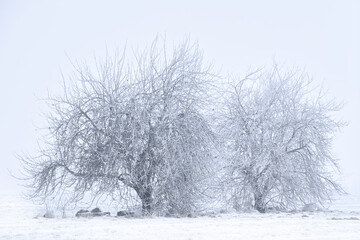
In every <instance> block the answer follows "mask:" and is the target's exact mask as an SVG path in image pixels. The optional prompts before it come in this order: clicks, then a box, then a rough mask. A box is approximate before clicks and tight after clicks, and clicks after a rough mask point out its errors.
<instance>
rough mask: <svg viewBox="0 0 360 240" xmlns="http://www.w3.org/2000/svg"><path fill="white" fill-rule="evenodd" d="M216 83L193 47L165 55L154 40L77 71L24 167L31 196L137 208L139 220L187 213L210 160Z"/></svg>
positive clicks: (54, 101)
mask: <svg viewBox="0 0 360 240" xmlns="http://www.w3.org/2000/svg"><path fill="white" fill-rule="evenodd" d="M213 78H214V74H212V73H211V67H210V66H204V64H203V62H202V53H201V52H200V51H199V50H198V47H197V45H196V44H190V42H189V41H185V42H184V43H182V44H180V45H179V46H177V47H174V49H173V51H172V53H169V52H168V51H167V50H166V48H165V47H159V44H158V41H157V40H156V41H155V42H154V43H153V44H152V45H151V46H150V47H149V48H148V49H146V50H145V51H144V52H143V53H141V54H135V56H134V58H132V60H126V59H125V55H124V56H121V57H118V56H117V57H115V58H110V57H106V58H105V60H103V61H97V62H96V68H95V71H94V70H92V69H91V68H90V67H88V66H76V72H75V75H74V77H72V78H71V79H70V80H71V81H70V82H67V83H66V84H64V94H63V96H60V97H51V98H50V100H49V102H50V104H51V110H50V112H51V115H50V117H49V130H50V131H49V135H48V136H47V139H48V141H47V143H46V144H45V145H43V146H42V148H41V149H40V153H39V156H38V157H36V158H34V157H29V156H27V157H25V158H23V159H22V160H23V162H24V166H25V170H26V171H27V177H28V179H29V180H30V181H31V182H30V184H29V186H30V187H31V188H32V189H33V190H34V191H33V196H34V197H45V198H52V197H56V198H64V199H65V198H67V199H66V201H70V202H77V201H79V200H80V199H82V198H83V197H84V195H85V194H88V193H90V195H91V196H92V197H94V198H99V197H101V196H103V195H110V196H112V197H114V198H123V199H126V200H129V201H130V200H134V201H136V200H137V199H138V200H139V202H141V205H142V209H143V212H144V213H145V214H147V213H151V212H154V211H156V212H162V211H170V210H171V211H172V212H178V213H185V212H189V211H191V210H193V209H194V206H195V205H196V202H197V200H198V199H199V196H200V195H201V191H202V185H201V183H202V181H204V180H205V179H206V177H207V174H208V170H209V166H210V164H211V161H212V154H211V152H212V151H211V150H212V146H213V142H214V135H213V132H212V130H211V128H210V127H209V124H208V122H207V121H206V119H205V117H204V113H205V112H206V108H207V107H206V104H205V102H204V101H206V99H207V97H208V94H207V90H208V86H209V83H210V82H211V81H212V79H213ZM62 201H65V200H62Z"/></svg>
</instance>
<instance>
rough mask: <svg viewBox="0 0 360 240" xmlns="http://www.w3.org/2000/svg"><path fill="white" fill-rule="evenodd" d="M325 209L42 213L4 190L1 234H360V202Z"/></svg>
mask: <svg viewBox="0 0 360 240" xmlns="http://www.w3.org/2000/svg"><path fill="white" fill-rule="evenodd" d="M332 209H337V210H331V211H330V210H327V211H324V212H313V213H310V212H298V213H271V214H259V213H246V214H238V213H227V214H210V215H208V216H205V217H196V218H187V217H185V218H164V217H152V218H120V217H119V218H116V217H94V218H76V217H72V216H68V217H66V218H62V217H61V214H60V216H56V217H55V218H44V217H39V216H41V215H43V214H44V209H43V208H41V207H38V206H35V205H33V204H32V203H31V202H28V201H25V200H23V199H22V198H21V197H20V196H18V195H14V194H2V195H0V239H150V240H151V239H156V240H159V239H186V240H188V239H206V240H208V239H249V240H252V239H280V240H282V239H286V240H290V239H292V240H293V239H301V240H304V239H314V240H315V239H316V240H319V239H334V240H335V239H336V240H340V239H347V240H350V239H360V220H359V219H360V202H359V201H358V198H347V200H342V201H339V202H337V203H336V204H335V205H334V206H333V207H332Z"/></svg>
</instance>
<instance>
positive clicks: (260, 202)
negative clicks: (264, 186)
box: [254, 194, 265, 213]
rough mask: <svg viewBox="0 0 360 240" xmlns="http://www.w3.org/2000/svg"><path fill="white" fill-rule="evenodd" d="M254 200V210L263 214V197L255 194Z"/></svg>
mask: <svg viewBox="0 0 360 240" xmlns="http://www.w3.org/2000/svg"><path fill="white" fill-rule="evenodd" d="M254 198H255V204H254V208H255V209H256V210H258V211H259V212H260V213H265V203H264V199H263V196H262V195H261V194H255V195H254Z"/></svg>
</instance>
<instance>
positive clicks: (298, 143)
mask: <svg viewBox="0 0 360 240" xmlns="http://www.w3.org/2000/svg"><path fill="white" fill-rule="evenodd" d="M226 104H227V108H226V109H227V113H226V121H225V124H224V126H225V131H224V133H225V138H226V139H227V141H226V143H227V144H226V145H227V148H228V150H229V157H228V163H227V174H228V182H229V183H230V189H231V191H232V192H231V200H232V201H233V204H234V205H235V207H241V206H245V205H251V206H253V207H254V208H255V209H257V210H258V211H259V212H264V211H265V210H266V209H267V208H269V207H276V208H280V209H291V208H296V207H299V206H300V204H304V203H315V202H316V203H320V204H321V203H323V202H324V201H325V200H329V199H331V195H332V193H333V191H334V190H335V191H341V188H340V186H339V185H338V184H337V183H336V182H335V181H334V179H333V177H334V175H333V174H334V172H336V171H337V169H338V167H337V163H336V162H337V161H336V159H335V158H334V156H333V155H332V153H331V149H332V147H331V144H332V140H333V137H334V134H335V133H336V132H337V131H338V129H339V127H340V126H341V123H340V122H338V121H336V120H335V119H334V115H333V113H334V112H335V111H338V110H339V109H340V107H339V105H337V104H336V103H335V102H334V101H331V100H328V99H327V98H326V96H325V94H323V92H322V91H317V90H316V88H313V84H312V81H311V80H310V79H309V77H308V76H306V75H305V74H303V73H301V72H299V71H288V72H285V71H280V70H279V68H278V66H276V65H275V66H274V67H273V68H272V70H270V71H266V70H260V71H257V72H254V73H252V74H250V75H248V76H247V77H246V78H245V79H242V80H238V81H236V82H235V84H233V87H232V89H231V93H230V96H229V99H228V101H227V102H226Z"/></svg>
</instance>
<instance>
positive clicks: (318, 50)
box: [0, 0, 360, 195]
mask: <svg viewBox="0 0 360 240" xmlns="http://www.w3.org/2000/svg"><path fill="white" fill-rule="evenodd" d="M157 34H162V35H165V34H166V38H167V40H168V41H169V42H178V41H180V40H181V39H183V37H184V36H187V35H190V36H191V39H192V40H194V41H198V43H199V45H200V48H202V49H203V50H204V54H205V58H206V59H207V60H209V61H213V62H214V63H215V64H216V66H218V67H221V69H222V73H223V74H227V73H236V74H245V72H246V70H247V69H248V68H249V67H261V66H266V65H271V64H272V63H273V60H274V59H276V61H278V62H280V63H281V64H283V65H284V66H290V67H291V66H293V65H296V66H299V67H302V68H305V69H306V71H307V72H308V73H309V74H310V75H311V76H313V78H314V80H315V81H317V82H318V83H323V84H324V86H325V88H327V89H328V90H329V94H330V95H332V96H334V97H336V98H337V99H339V100H340V101H343V102H345V103H346V105H345V107H344V109H343V111H341V113H339V115H338V117H339V118H341V119H343V120H346V121H348V122H349V125H348V126H347V127H346V128H344V129H343V131H342V133H341V134H339V135H338V137H337V139H336V141H335V144H334V153H335V155H336V156H337V157H338V158H339V159H340V167H341V170H342V176H341V181H342V182H343V184H344V186H345V188H346V189H347V190H348V191H349V192H350V193H352V194H358V195H360V141H359V137H360V110H359V109H360V108H359V105H360V1H357V0H354V1H345V0H341V1H340V0H339V1H330V0H327V1H313V0H309V1H307V0H299V1H285V0H284V1H278V0H272V1H269V0H263V1H256V0H255V1H250V0H249V1H224V0H222V1H209V0H204V1H195V0H193V1H176V2H175V1H104V0H101V1H89V0H86V1H85V0H83V1H80V0H79V1H66V0H61V1H55V0H54V1H50V0H46V1H45V0H44V1H16V0H14V1H11V0H8V1H6V0H0V81H1V82H0V83H1V85H0V89H1V90H0V91H1V92H0V111H1V115H0V149H1V155H0V162H1V167H0V181H1V182H0V190H2V189H9V188H17V187H16V185H15V181H14V180H13V179H12V178H10V177H9V174H8V171H12V172H14V173H17V172H18V167H19V164H18V160H17V158H16V157H15V154H16V153H22V152H30V153H31V152H33V150H34V149H35V148H36V146H37V138H38V137H39V134H38V131H36V130H35V129H36V126H43V125H44V123H45V119H44V118H43V116H41V111H43V110H44V104H43V102H42V101H40V100H39V98H43V97H46V95H47V91H49V92H50V93H57V92H59V85H58V82H59V80H61V71H62V72H63V73H64V74H65V75H66V74H70V73H71V66H70V64H69V60H68V57H69V58H70V59H72V60H84V59H85V60H86V59H90V60H91V59H92V58H93V57H94V55H97V56H103V55H104V52H105V49H106V46H108V48H109V49H115V48H122V47H123V46H124V45H125V44H127V46H130V47H133V48H137V47H139V48H142V47H144V46H145V45H146V44H147V43H149V42H150V41H151V40H153V39H154V37H155V36H156V35H157ZM67 56H68V57H67Z"/></svg>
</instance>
